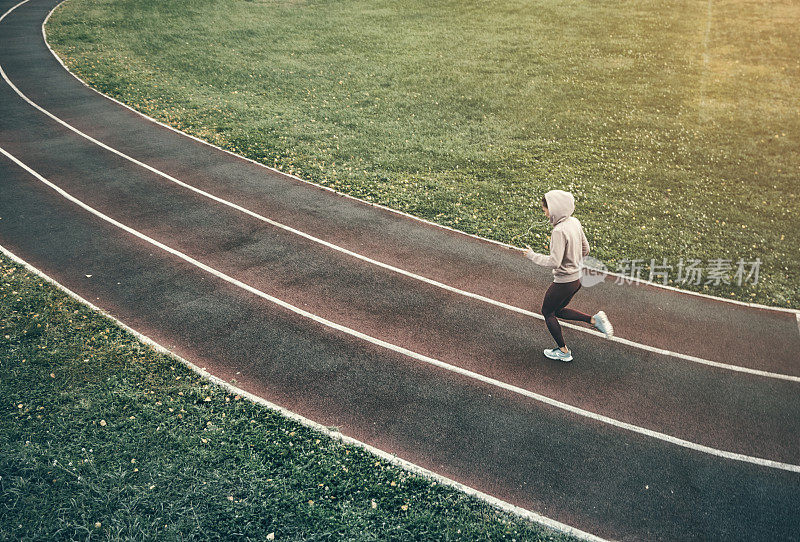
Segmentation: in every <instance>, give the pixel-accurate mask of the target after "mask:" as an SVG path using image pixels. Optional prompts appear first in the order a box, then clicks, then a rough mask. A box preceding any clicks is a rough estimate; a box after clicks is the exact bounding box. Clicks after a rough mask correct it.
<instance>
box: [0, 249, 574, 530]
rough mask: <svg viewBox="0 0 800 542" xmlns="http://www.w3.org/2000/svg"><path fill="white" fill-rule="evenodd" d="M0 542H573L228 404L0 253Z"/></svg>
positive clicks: (270, 415)
mask: <svg viewBox="0 0 800 542" xmlns="http://www.w3.org/2000/svg"><path fill="white" fill-rule="evenodd" d="M0 279H1V280H0V398H2V402H1V403H0V448H2V453H0V540H2V541H12V540H13V541H15V542H16V541H22V540H242V541H245V540H258V541H265V540H268V538H267V537H268V536H269V535H270V533H274V535H275V540H278V541H282V540H333V539H336V540H364V541H368V540H403V541H405V540H465V541H472V540H508V541H511V540H556V541H558V540H561V541H564V542H566V541H567V540H572V539H571V538H569V537H566V536H563V535H557V534H554V533H553V532H552V531H549V530H547V529H544V528H542V527H540V526H538V525H535V524H532V523H529V522H527V521H523V520H521V519H519V518H515V517H511V516H509V515H508V514H505V513H501V512H498V511H497V510H495V509H494V508H492V507H490V506H489V505H486V504H484V503H482V502H480V501H477V500H475V499H472V498H470V497H467V496H466V495H464V494H463V493H460V492H458V491H456V490H454V489H450V488H447V487H443V486H441V485H439V484H437V483H435V482H433V481H431V480H427V479H424V478H421V477H419V476H415V475H411V474H410V473H408V472H406V471H404V470H401V469H399V468H397V467H394V466H392V465H390V464H388V463H387V462H385V461H382V460H378V459H377V458H376V457H375V456H373V455H371V454H370V453H367V452H366V451H364V450H363V449H361V448H359V447H355V446H350V445H344V444H342V443H340V442H338V441H335V440H333V439H330V438H328V437H326V436H323V435H322V434H319V433H316V432H315V431H312V430H310V429H308V428H306V427H304V426H302V425H300V424H298V423H296V422H294V421H291V420H289V419H287V418H284V417H283V416H282V415H280V414H278V413H276V412H274V411H271V410H269V409H267V408H266V407H262V406H259V405H255V404H253V403H250V402H249V401H246V400H243V399H241V398H240V397H238V396H236V395H233V394H230V393H227V392H225V391H224V390H222V389H220V388H216V387H214V386H212V385H210V384H208V382H206V381H204V380H202V379H201V378H200V377H199V376H198V375H196V374H195V373H193V372H191V371H190V370H189V369H187V368H186V367H185V366H184V365H182V364H181V363H180V362H178V361H176V360H174V359H172V358H171V357H169V356H166V355H163V354H159V353H157V352H155V351H154V350H153V349H151V348H150V347H148V346H146V345H144V344H142V343H140V342H138V341H137V340H136V339H135V338H134V337H133V336H131V335H130V334H129V333H127V332H125V331H124V330H122V329H120V328H119V327H117V326H116V325H115V324H114V323H113V322H111V321H110V320H108V319H106V318H105V317H102V316H100V315H98V314H96V313H94V312H92V311H91V310H89V309H88V308H87V307H85V306H83V305H81V304H80V303H78V302H77V301H75V300H73V299H71V298H69V297H67V296H66V295H65V294H63V293H62V292H61V291H60V290H58V289H56V288H55V287H54V286H52V285H50V284H47V283H45V282H44V281H42V280H41V279H39V278H38V277H35V276H33V275H31V274H30V273H28V272H27V271H25V270H24V269H23V268H22V267H21V266H18V265H16V264H13V263H12V262H10V261H9V260H8V259H7V258H5V257H4V256H2V255H0Z"/></svg>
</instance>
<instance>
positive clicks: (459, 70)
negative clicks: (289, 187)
mask: <svg viewBox="0 0 800 542" xmlns="http://www.w3.org/2000/svg"><path fill="white" fill-rule="evenodd" d="M797 20H800V5H798V4H797V3H796V2H793V1H792V0H776V1H771V2H768V3H762V2H752V1H745V0H728V1H723V2H717V1H714V2H713V3H709V2H704V1H692V2H689V1H678V0H667V1H665V2H645V1H623V2H619V1H613V2H612V1H596V0H592V1H588V0H585V1H578V0H569V1H566V0H524V1H523V0H505V1H502V2H500V1H496V0H492V1H483V2H474V1H459V2H438V3H437V2H434V3H430V2H419V1H414V0H401V1H397V0H395V1H392V2H385V1H381V0H378V1H375V0H369V1H366V0H337V1H326V0H319V1H303V0H286V1H279V0H263V1H255V0H226V1H211V0H157V1H156V0H113V1H111V0H69V2H67V3H65V4H64V5H63V6H62V7H61V8H60V9H59V10H58V11H57V12H56V13H55V15H54V17H53V18H52V19H51V21H50V23H49V25H48V28H47V30H48V37H49V40H50V43H51V44H52V45H53V46H54V48H55V50H56V51H58V53H59V54H60V55H61V56H62V58H64V59H65V61H66V63H67V64H68V65H69V66H70V68H71V69H72V70H74V71H75V72H76V73H77V74H79V75H80V76H81V77H82V78H84V79H85V80H87V81H89V82H90V83H91V84H92V85H94V86H95V87H96V88H98V89H99V90H101V91H102V92H105V93H107V94H109V95H111V96H114V97H115V98H118V99H120V100H121V101H123V102H125V103H128V104H130V105H132V106H133V107H135V108H138V109H139V110H141V111H143V112H144V113H146V114H148V115H151V116H153V117H155V118H157V119H160V120H162V121H165V122H167V123H169V124H171V125H173V126H175V127H177V128H180V129H182V130H184V131H186V132H188V133H191V134H194V135H197V136H199V137H202V138H205V139H206V140H208V141H210V142H212V143H215V144H217V145H220V146H222V147H224V148H226V149H230V150H232V151H235V152H237V153H240V154H242V155H244V156H248V157H250V158H254V159H256V160H259V161H261V162H263V163H265V164H267V165H270V166H274V167H277V168H278V169H281V170H283V171H286V172H290V173H294V174H297V175H299V176H301V177H303V178H305V179H308V180H311V181H313V182H316V183H320V184H323V185H325V186H329V187H333V188H335V189H337V190H340V191H342V192H345V193H348V194H352V195H355V196H358V197H361V198H364V199H366V200H369V201H372V202H378V203H381V204H385V205H388V206H390V207H393V208H396V209H400V210H402V211H406V212H409V213H412V214H414V215H417V216H420V217H424V218H427V219H431V220H434V221H436V222H439V223H442V224H446V225H449V226H453V227H456V228H458V229H461V230H464V231H467V232H470V233H475V234H479V235H481V236H485V237H489V238H492V239H497V240H500V241H504V242H509V243H513V244H516V245H519V246H522V245H524V244H526V243H527V244H530V245H532V246H534V248H537V249H539V250H542V251H543V250H546V247H545V245H546V242H547V237H548V234H549V231H548V230H549V228H548V225H547V223H546V222H545V221H544V220H543V219H542V218H541V214H540V211H539V207H538V202H539V200H540V198H541V196H542V194H543V192H545V191H546V190H548V189H552V188H564V189H567V190H571V191H573V192H574V193H575V195H576V197H577V200H578V207H579V208H578V211H577V213H576V215H577V216H578V217H579V218H580V219H581V220H582V221H583V223H584V225H585V228H586V230H587V235H588V237H589V240H590V242H591V243H592V245H593V247H594V252H593V255H594V256H596V257H598V258H600V259H601V260H603V261H605V262H606V263H607V264H608V265H609V267H610V268H611V269H612V270H614V269H618V268H619V266H620V264H621V261H622V260H625V259H629V260H630V259H642V260H644V261H645V262H646V263H648V264H649V262H650V261H651V259H655V260H657V261H658V262H659V263H662V260H663V258H666V259H667V263H668V264H671V265H673V266H677V264H678V262H679V260H680V259H682V258H683V259H684V260H688V259H699V260H701V261H702V264H703V265H704V266H705V265H706V264H707V262H709V261H711V260H714V259H728V260H731V264H732V265H733V267H736V262H737V261H739V260H740V259H741V260H743V261H746V262H753V261H755V259H756V258H760V259H761V260H762V262H763V263H762V265H761V268H760V275H759V283H758V284H757V285H753V284H752V280H751V281H749V282H748V283H746V284H745V285H743V286H741V287H740V286H738V285H737V284H734V282H735V281H734V280H733V277H731V282H732V284H731V285H726V284H724V282H723V283H720V284H719V285H715V284H711V285H703V284H701V285H699V286H692V285H689V286H687V287H689V288H693V289H696V290H700V291H705V292H709V293H714V294H717V295H721V296H725V297H733V298H737V299H741V300H745V301H758V302H763V303H768V304H775V305H781V306H790V307H800V295H799V294H798V292H799V291H800V236H798V235H797V232H798V231H800V201H798V192H799V191H800V190H799V189H798V185H799V184H800V183H799V182H798V179H799V178H800V152H798V151H800V115H799V114H798V107H797V104H798V103H800V56H798V55H797V51H798V50H800V33H798V32H797V31H796V24H795V23H796V22H797ZM646 268H647V266H645V272H644V274H643V276H644V277H645V278H647V271H646ZM733 271H734V270H731V273H732V272H733ZM676 275H677V273H676V272H675V270H674V269H673V273H671V274H670V279H671V280H672V281H673V284H674V285H677V286H681V285H680V284H676V283H675V282H674V279H676V278H677V276H676ZM703 282H705V278H704V279H703Z"/></svg>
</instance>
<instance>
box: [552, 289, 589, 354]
mask: <svg viewBox="0 0 800 542" xmlns="http://www.w3.org/2000/svg"><path fill="white" fill-rule="evenodd" d="M580 289H581V281H580V280H574V281H572V282H554V283H553V284H551V285H550V287H549V288H548V289H547V292H546V293H545V294H544V301H542V316H544V321H545V323H546V324H547V329H549V330H550V335H552V336H553V338H554V339H555V340H556V344H558V347H559V348H563V347H564V346H566V343H565V342H564V337H563V336H562V335H561V324H559V323H558V318H563V319H565V320H577V321H579V322H587V323H591V321H592V317H591V316H589V315H588V314H584V313H582V312H581V311H576V310H572V309H566V308H564V307H566V306H567V304H568V303H569V302H570V300H571V299H572V296H574V295H575V293H576V292H577V291H578V290H580ZM556 317H558V318H556Z"/></svg>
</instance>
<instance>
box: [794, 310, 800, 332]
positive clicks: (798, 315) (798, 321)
mask: <svg viewBox="0 0 800 542" xmlns="http://www.w3.org/2000/svg"><path fill="white" fill-rule="evenodd" d="M795 318H797V332H798V333H800V313H797V314H795Z"/></svg>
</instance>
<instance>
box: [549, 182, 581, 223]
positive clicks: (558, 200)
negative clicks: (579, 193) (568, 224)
mask: <svg viewBox="0 0 800 542" xmlns="http://www.w3.org/2000/svg"><path fill="white" fill-rule="evenodd" d="M544 199H545V200H546V201H547V209H548V210H549V211H550V224H552V225H553V226H555V225H556V224H558V223H559V222H561V221H562V220H564V219H566V218H568V217H570V216H572V213H573V212H574V211H575V198H574V197H573V196H572V194H570V193H569V192H565V191H564V190H551V191H550V192H548V193H546V194H545V195H544Z"/></svg>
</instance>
